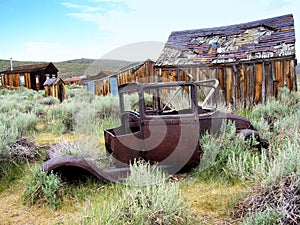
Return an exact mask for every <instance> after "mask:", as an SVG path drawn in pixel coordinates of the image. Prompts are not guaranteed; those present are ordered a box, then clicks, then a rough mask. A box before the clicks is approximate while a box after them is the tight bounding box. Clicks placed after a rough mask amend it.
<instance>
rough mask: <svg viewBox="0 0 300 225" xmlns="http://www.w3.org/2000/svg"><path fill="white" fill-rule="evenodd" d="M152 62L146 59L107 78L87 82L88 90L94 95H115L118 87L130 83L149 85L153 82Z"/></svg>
mask: <svg viewBox="0 0 300 225" xmlns="http://www.w3.org/2000/svg"><path fill="white" fill-rule="evenodd" d="M154 63H155V62H154V61H152V60H150V59H148V60H146V61H143V62H140V63H133V64H131V65H129V66H127V67H126V68H124V69H121V70H120V71H118V72H116V73H113V74H111V75H109V76H107V77H104V78H101V79H95V80H89V81H87V82H86V83H87V86H88V90H89V91H90V92H92V93H94V94H96V95H107V94H117V91H118V86H120V85H122V84H126V83H130V82H140V83H150V82H154V81H155V77H154V76H153V75H154V73H153V66H154Z"/></svg>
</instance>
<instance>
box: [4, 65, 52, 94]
mask: <svg viewBox="0 0 300 225" xmlns="http://www.w3.org/2000/svg"><path fill="white" fill-rule="evenodd" d="M57 73H58V69H57V68H56V67H55V66H54V64H53V63H51V62H50V63H39V64H30V65H22V66H16V67H12V66H10V67H9V68H8V69H7V70H5V71H2V72H1V73H0V74H1V76H0V80H1V81H0V84H1V86H2V87H4V88H9V89H14V88H18V87H22V86H23V87H26V88H28V89H33V90H37V91H38V90H43V89H44V86H43V83H44V82H45V81H46V79H47V77H49V78H52V77H57Z"/></svg>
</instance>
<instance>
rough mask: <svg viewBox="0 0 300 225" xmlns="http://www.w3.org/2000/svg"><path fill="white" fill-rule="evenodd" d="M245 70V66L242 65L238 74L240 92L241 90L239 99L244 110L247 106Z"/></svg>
mask: <svg viewBox="0 0 300 225" xmlns="http://www.w3.org/2000/svg"><path fill="white" fill-rule="evenodd" d="M245 70H246V66H245V64H243V65H242V66H241V68H240V74H241V79H240V87H241V88H240V90H241V99H242V102H243V107H244V108H246V106H247V79H246V75H245Z"/></svg>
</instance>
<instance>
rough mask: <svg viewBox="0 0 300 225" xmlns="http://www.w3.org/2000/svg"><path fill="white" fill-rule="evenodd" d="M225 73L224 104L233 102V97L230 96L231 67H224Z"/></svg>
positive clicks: (231, 83) (231, 84)
mask: <svg viewBox="0 0 300 225" xmlns="http://www.w3.org/2000/svg"><path fill="white" fill-rule="evenodd" d="M225 73H226V89H225V96H226V104H227V105H228V106H229V105H232V104H233V98H232V86H233V82H232V68H230V67H226V69H225Z"/></svg>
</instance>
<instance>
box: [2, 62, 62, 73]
mask: <svg viewBox="0 0 300 225" xmlns="http://www.w3.org/2000/svg"><path fill="white" fill-rule="evenodd" d="M49 66H51V67H52V68H53V69H54V70H55V71H56V72H58V69H57V68H56V67H55V66H54V64H53V63H51V62H50V63H39V64H27V65H22V66H14V67H13V70H11V68H10V67H9V68H7V70H5V71H3V72H2V73H19V72H29V73H31V72H37V71H42V70H45V69H46V68H47V67H49Z"/></svg>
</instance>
